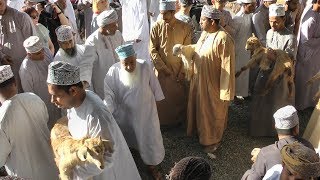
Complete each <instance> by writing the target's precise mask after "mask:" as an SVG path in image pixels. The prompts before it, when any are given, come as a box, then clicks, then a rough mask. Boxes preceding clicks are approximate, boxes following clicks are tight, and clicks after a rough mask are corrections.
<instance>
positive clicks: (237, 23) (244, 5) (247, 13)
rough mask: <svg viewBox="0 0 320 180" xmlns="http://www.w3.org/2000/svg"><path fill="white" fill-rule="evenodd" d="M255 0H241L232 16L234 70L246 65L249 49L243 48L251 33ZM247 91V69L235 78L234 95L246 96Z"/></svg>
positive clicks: (248, 58)
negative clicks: (237, 9)
mask: <svg viewBox="0 0 320 180" xmlns="http://www.w3.org/2000/svg"><path fill="white" fill-rule="evenodd" d="M255 6H256V1H255V0H241V9H240V11H239V12H238V13H237V14H236V15H235V17H234V18H233V23H232V29H233V33H232V36H233V38H234V41H235V51H236V72H238V71H239V70H240V69H241V67H243V66H245V65H247V63H248V61H249V60H250V56H251V54H250V51H247V50H246V49H245V46H246V43H247V40H248V38H249V37H250V36H251V35H252V32H253V31H252V30H253V25H252V13H253V12H254V10H255ZM248 93H249V71H246V72H244V73H242V74H241V75H240V76H239V77H237V78H236V96H242V97H247V96H248Z"/></svg>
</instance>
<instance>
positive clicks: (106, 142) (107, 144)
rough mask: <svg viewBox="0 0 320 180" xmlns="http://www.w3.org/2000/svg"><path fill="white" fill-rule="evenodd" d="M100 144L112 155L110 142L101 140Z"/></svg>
mask: <svg viewBox="0 0 320 180" xmlns="http://www.w3.org/2000/svg"><path fill="white" fill-rule="evenodd" d="M102 142H103V145H104V147H105V149H106V151H108V152H110V153H112V152H113V147H112V146H113V145H112V142H110V141H109V140H106V139H102Z"/></svg>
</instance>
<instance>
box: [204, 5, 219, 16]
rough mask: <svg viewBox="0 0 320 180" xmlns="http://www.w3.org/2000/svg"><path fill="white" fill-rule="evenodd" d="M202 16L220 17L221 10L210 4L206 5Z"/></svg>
mask: <svg viewBox="0 0 320 180" xmlns="http://www.w3.org/2000/svg"><path fill="white" fill-rule="evenodd" d="M201 16H204V17H207V18H209V19H220V18H221V12H220V11H219V10H218V9H215V8H213V7H212V6H209V5H204V6H203V8H202V11H201Z"/></svg>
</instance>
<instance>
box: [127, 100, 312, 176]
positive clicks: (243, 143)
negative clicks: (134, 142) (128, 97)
mask: <svg viewBox="0 0 320 180" xmlns="http://www.w3.org/2000/svg"><path fill="white" fill-rule="evenodd" d="M249 103H250V100H244V101H242V102H241V103H239V104H234V103H232V104H231V105H230V108H229V119H228V127H227V129H226V131H225V133H224V137H223V139H222V143H221V146H220V147H219V148H218V150H217V151H216V153H215V155H216V159H210V158H209V157H208V156H207V155H206V154H205V153H204V152H203V151H202V148H201V146H200V145H199V143H198V139H197V137H187V136H186V131H185V126H184V125H181V126H179V127H175V128H172V129H162V136H163V140H164V145H165V149H166V155H165V158H164V160H163V162H162V163H161V165H160V168H161V170H162V171H163V173H164V174H166V173H167V174H168V173H169V171H170V169H171V167H173V166H174V163H175V162H178V161H179V160H180V159H182V158H184V157H187V156H200V157H203V158H205V159H207V160H208V162H209V163H210V164H211V167H212V169H213V177H212V179H215V180H235V179H240V178H241V177H242V175H243V173H244V172H245V171H246V170H247V169H249V168H250V167H251V160H250V159H251V155H250V152H251V150H252V149H253V148H255V147H264V146H266V145H269V144H271V143H274V141H275V138H266V137H250V136H249V135H248V133H247V132H248V121H249V113H250V109H249ZM312 111H313V109H312V108H309V109H306V110H304V111H301V112H299V117H300V133H301V134H303V132H304V129H305V127H306V125H307V123H308V121H309V118H310V116H311V113H312ZM133 155H134V157H135V159H136V163H137V166H138V169H139V171H140V173H141V176H142V179H143V180H149V179H150V180H151V178H150V176H149V175H148V174H147V173H146V172H145V167H144V166H143V163H142V161H141V159H139V158H138V156H139V155H138V154H137V153H133Z"/></svg>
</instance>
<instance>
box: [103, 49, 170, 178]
mask: <svg viewBox="0 0 320 180" xmlns="http://www.w3.org/2000/svg"><path fill="white" fill-rule="evenodd" d="M116 52H117V54H118V56H119V58H120V62H118V63H116V64H114V65H113V66H111V68H110V69H109V71H108V74H107V75H106V78H105V80H104V92H105V98H104V103H105V104H106V105H107V107H108V109H109V110H110V112H112V114H113V116H114V118H115V120H116V121H117V123H118V125H119V127H120V129H121V131H122V133H123V135H124V137H125V139H126V141H127V143H128V146H129V147H131V148H133V149H136V150H138V151H139V152H140V155H141V158H142V160H143V162H144V163H145V164H146V165H148V168H149V171H150V172H151V174H152V175H153V176H154V178H155V179H157V178H159V176H160V172H158V171H157V170H156V168H155V167H156V165H158V164H160V163H161V162H162V160H163V158H164V155H165V150H164V146H163V140H162V135H161V131H160V124H159V117H158V112H157V106H156V101H161V100H163V99H164V95H163V93H162V90H161V87H160V84H159V81H158V79H157V77H156V76H155V74H154V72H153V71H152V68H151V66H150V65H149V64H148V63H147V62H146V61H145V60H141V59H137V58H136V54H135V51H134V49H133V45H131V44H127V45H123V46H119V47H118V48H117V49H116Z"/></svg>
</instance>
